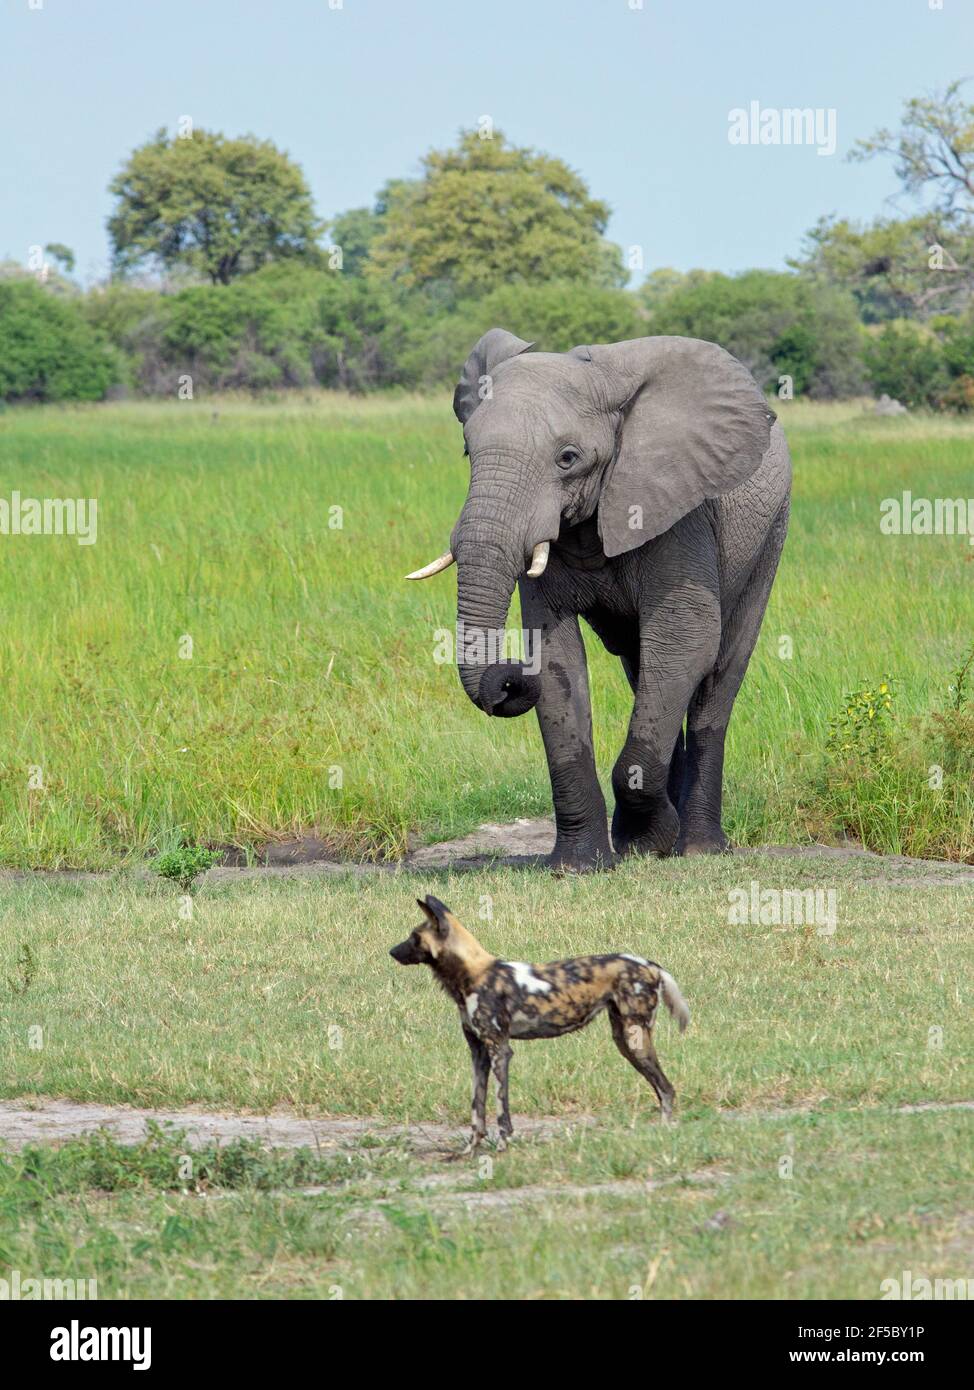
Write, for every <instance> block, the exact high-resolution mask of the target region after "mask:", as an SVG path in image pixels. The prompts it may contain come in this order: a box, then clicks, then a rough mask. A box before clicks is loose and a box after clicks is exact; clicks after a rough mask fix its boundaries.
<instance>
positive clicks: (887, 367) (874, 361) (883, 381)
mask: <svg viewBox="0 0 974 1390" xmlns="http://www.w3.org/2000/svg"><path fill="white" fill-rule="evenodd" d="M863 358H864V361H865V364H866V371H867V373H868V376H869V380H870V383H871V385H872V387H873V390H874V391H875V392H876V394H877V395H881V394H884V393H885V394H886V395H888V396H893V397H894V398H895V399H896V400H898V401H901V402H902V404H903V405H909V406H939V405H940V404H942V402H943V397H944V394H945V392H946V390H947V388H948V384H949V373H948V369H947V364H946V362H945V360H944V352H943V347H942V345H941V343H940V342H939V341H938V339H937V338H936V336H935V335H934V334H933V333H931V332H930V331H929V330H927V329H925V328H920V327H919V326H918V325H917V324H915V323H911V322H909V321H900V322H898V323H890V324H887V326H886V327H885V328H884V329H883V331H882V332H881V333H879V334H877V335H875V336H873V337H870V338H869V340H868V342H867V344H866V347H865V351H864V353H863Z"/></svg>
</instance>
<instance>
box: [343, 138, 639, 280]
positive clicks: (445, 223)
mask: <svg viewBox="0 0 974 1390" xmlns="http://www.w3.org/2000/svg"><path fill="white" fill-rule="evenodd" d="M378 210H380V211H382V212H384V222H385V225H384V227H383V230H382V231H381V233H380V234H379V236H378V237H377V238H376V240H375V241H374V243H373V245H372V249H371V252H370V255H369V261H368V270H369V273H370V274H371V275H373V276H374V277H377V278H380V279H385V280H388V281H391V282H394V283H396V284H397V285H399V286H402V287H403V288H405V289H415V288H423V287H425V288H432V287H438V286H439V287H445V288H446V289H447V290H448V292H449V294H450V295H452V296H456V297H463V296H467V295H473V296H479V295H482V294H485V293H487V292H488V291H490V290H492V289H496V288H497V287H498V286H499V285H502V284H505V283H507V282H510V281H518V282H522V283H527V284H536V283H538V282H539V281H542V280H559V279H561V280H569V279H570V280H574V281H587V282H589V283H592V284H600V285H604V286H619V285H623V284H625V282H626V279H627V278H628V275H627V272H626V271H625V269H624V268H623V265H622V259H621V255H620V252H619V248H618V247H615V246H612V245H611V244H610V243H607V242H606V241H605V240H604V239H603V233H604V231H605V228H606V224H607V223H608V220H609V209H608V207H607V206H606V204H605V203H602V202H599V201H598V200H597V199H594V198H592V197H591V195H590V193H589V191H588V188H587V187H586V185H585V183H584V181H583V180H582V179H581V178H580V177H579V175H578V174H576V173H574V172H573V171H572V170H571V169H570V168H569V167H568V166H567V164H564V163H563V162H562V161H561V160H560V159H554V158H552V157H551V156H550V155H546V154H541V153H537V152H535V151H533V150H530V149H520V148H517V147H515V146H513V145H509V144H508V143H507V141H506V140H505V138H504V136H503V135H502V134H501V133H500V131H495V132H494V133H493V135H492V137H491V138H490V139H482V138H481V137H480V135H479V134H478V132H476V131H463V132H461V134H460V140H459V144H458V145H457V147H456V148H455V149H450V150H440V151H438V150H433V151H431V152H430V153H429V154H428V155H427V156H426V158H425V159H424V160H423V177H422V178H421V179H418V180H409V181H399V182H396V183H392V184H388V185H387V186H386V188H385V189H384V190H383V192H382V194H381V195H380V200H379V208H378Z"/></svg>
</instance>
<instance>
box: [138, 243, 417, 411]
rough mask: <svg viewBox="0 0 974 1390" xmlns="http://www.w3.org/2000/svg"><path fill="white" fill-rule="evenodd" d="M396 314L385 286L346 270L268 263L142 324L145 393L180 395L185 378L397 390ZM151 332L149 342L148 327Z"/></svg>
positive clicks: (209, 386)
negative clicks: (393, 387) (179, 385)
mask: <svg viewBox="0 0 974 1390" xmlns="http://www.w3.org/2000/svg"><path fill="white" fill-rule="evenodd" d="M396 321H397V315H396V311H395V308H394V306H393V304H392V302H391V300H390V298H389V296H388V294H387V293H386V292H385V291H384V290H382V289H381V288H376V287H372V286H369V285H366V284H365V283H364V282H363V281H362V280H361V279H357V278H354V277H351V276H347V275H345V274H344V273H343V272H339V271H329V270H316V269H308V268H303V267H298V266H284V265H277V266H270V267H268V268H267V269H266V270H262V271H258V272H257V273H256V274H254V275H248V276H245V277H242V278H241V279H240V280H237V281H235V282H234V283H233V284H232V285H227V286H223V285H199V286H193V287H192V288H190V289H185V290H181V291H179V292H178V293H176V294H172V295H164V296H162V297H161V298H160V300H159V306H158V318H157V319H155V320H143V321H142V324H141V329H142V331H143V337H142V340H141V342H138V341H137V340H136V341H133V339H132V336H131V324H130V325H129V337H128V338H127V339H126V338H124V337H123V340H122V345H123V346H125V347H126V348H127V349H128V350H129V351H132V350H133V349H136V348H137V350H138V353H139V359H140V365H139V381H140V386H141V389H142V390H144V391H146V392H148V393H149V394H174V393H175V390H176V387H177V383H178V379H179V377H181V376H183V375H189V376H191V377H192V378H193V384H194V388H202V389H204V390H210V391H221V390H234V389H242V390H253V391H259V390H265V389H269V388H270V389H274V388H285V387H308V386H315V385H317V386H335V387H342V388H345V389H349V390H365V389H368V388H370V387H375V386H388V385H394V384H396V383H397V382H398V381H399V379H400V372H399V367H398V362H397V359H396V355H395V353H394V351H393V343H392V337H393V329H394V325H395V323H396ZM146 329H148V335H147V336H145V330H146Z"/></svg>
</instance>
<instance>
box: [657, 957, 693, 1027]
mask: <svg viewBox="0 0 974 1390" xmlns="http://www.w3.org/2000/svg"><path fill="white" fill-rule="evenodd" d="M659 982H660V988H661V991H662V995H663V1003H664V1004H665V1005H666V1007H667V1008H668V1009H669V1011H670V1013H671V1014H672V1015H673V1017H674V1018H675V1019H676V1021H677V1023H678V1024H679V1026H680V1032H681V1033H683V1032H685V1031H686V1026H687V1024H688V1023H689V1022H690V1010H689V1009H688V1008H687V1001H686V1000H685V999H684V997H683V995H682V994H681V993H680V986H679V985H678V984H677V982H676V981H675V980H674V978H673V976H672V975H671V974H670V973H669V972H668V971H666V970H664V969H663V968H662V966H661V967H660V972H659Z"/></svg>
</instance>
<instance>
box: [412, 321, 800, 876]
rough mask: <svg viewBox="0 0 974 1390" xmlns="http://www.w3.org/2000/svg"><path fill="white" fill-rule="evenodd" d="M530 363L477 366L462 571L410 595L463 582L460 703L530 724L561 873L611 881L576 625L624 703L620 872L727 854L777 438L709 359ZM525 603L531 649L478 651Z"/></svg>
mask: <svg viewBox="0 0 974 1390" xmlns="http://www.w3.org/2000/svg"><path fill="white" fill-rule="evenodd" d="M531 347H533V344H532V343H526V342H524V341H523V340H522V339H521V338H517V337H515V336H514V335H513V334H511V333H507V332H505V331H504V330H503V329H499V328H492V329H491V330H490V332H488V333H485V334H484V336H483V337H482V338H481V340H480V342H479V343H477V345H476V347H475V348H474V349H473V351H472V352H471V354H470V356H469V357H468V359H467V362H466V365H465V366H464V369H463V374H462V376H461V379H460V382H459V385H458V386H457V388H456V392H455V394H454V400H453V408H454V411H455V412H456V415H457V418H458V419H459V420H460V422H461V424H462V425H463V427H464V438H465V442H466V450H465V452H466V453H467V454H468V455H469V457H470V472H471V476H470V490H469V492H468V494H467V499H466V502H465V504H464V507H463V510H462V511H461V513H460V517H459V520H458V521H457V524H456V527H455V528H454V531H453V535H452V538H451V542H450V551H449V552H448V553H447V554H446V555H444V556H442V557H441V558H440V559H439V560H436V561H434V562H433V563H432V564H431V565H427V566H426V567H425V569H422V570H418V571H417V572H416V573H415V574H413V575H410V576H408V577H409V578H411V579H425V578H427V577H429V575H431V574H435V573H437V572H439V571H440V570H442V569H445V568H446V567H447V566H448V565H450V564H452V563H456V565H457V594H458V597H457V617H458V624H457V636H458V651H457V660H458V665H459V673H460V679H461V681H462V684H463V688H464V690H465V691H466V692H467V694H468V695H469V696H470V699H471V700H472V701H473V702H474V704H475V705H477V706H478V707H479V708H480V709H482V710H483V711H484V712H485V713H487V714H493V715H503V716H510V715H517V714H524V713H525V711H527V710H529V709H531V708H532V707H535V708H536V709H537V713H538V721H539V723H540V726H541V736H542V739H543V741H544V747H545V753H546V755H547V759H548V769H549V772H550V775H551V788H552V795H553V799H554V807H555V824H556V829H557V838H556V843H555V849H554V853H553V854H552V856H551V860H550V863H551V867H552V868H554V869H556V870H560V871H569V870H575V871H586V870H592V869H597V868H602V867H609V866H610V865H611V863H612V854H611V850H610V846H609V838H608V834H607V829H606V810H605V801H604V798H603V795H602V791H601V788H600V786H599V781H598V777H597V774H596V767H595V758H594V755H593V749H592V716H591V704H590V698H589V689H588V675H587V669H586V661H585V648H584V646H583V643H582V637H581V632H580V630H579V622H578V619H579V616H582V617H584V618H585V620H586V622H587V623H588V624H589V625H590V626H591V627H592V628H593V630H594V631H595V633H596V634H597V635H598V637H599V638H600V639H601V641H602V642H603V644H604V645H605V647H606V649H607V650H608V651H610V652H612V653H613V654H614V655H616V656H618V657H619V658H620V660H621V662H622V665H623V669H624V670H625V673H626V676H627V677H628V679H629V683H630V685H631V687H632V690H633V693H634V701H633V710H632V717H631V720H630V724H629V731H628V735H627V737H626V741H625V744H624V745H623V748H622V752H621V753H620V754H619V757H618V759H617V761H616V764H615V767H614V769H613V772H612V788H613V792H614V795H615V811H614V814H613V817H612V841H613V844H614V847H615V850H616V852H617V853H618V854H620V855H625V854H631V853H639V854H656V855H665V854H669V853H672V852H676V853H677V854H713V853H719V852H721V851H723V850H725V849H726V848H727V847H728V841H727V838H726V836H725V835H724V832H723V829H722V827H721V792H722V781H723V761H724V736H725V734H726V731H727V724H728V721H729V719H730V714H731V709H732V707H733V704H734V699H735V697H736V695H737V692H738V689H739V687H740V684H741V681H742V679H743V677H744V672H745V669H746V667H747V663H748V660H749V658H750V655H751V652H752V651H753V649H754V644H755V642H756V640H757V636H758V630H759V628H760V625H761V619H762V617H763V615H764V610H765V606H766V604H767V600H768V594H769V592H770V589H771V584H772V580H773V579H774V574H775V570H776V568H777V564H778V558H779V556H780V554H781V548H782V545H783V543H784V538H785V532H786V530H787V525H788V508H789V499H790V492H791V461H790V457H789V453H788V446H787V444H786V442H785V437H784V433H783V431H782V429H781V426H780V424H778V423H777V417H776V416H775V413H774V411H772V410H771V409H770V408H769V407H768V405H767V402H766V401H765V399H764V397H763V395H762V394H761V392H760V390H759V389H758V387H757V385H756V384H755V382H754V380H753V378H752V377H751V375H750V374H749V372H748V371H747V370H746V368H745V367H743V366H742V365H741V363H740V362H738V361H737V360H736V358H734V357H732V356H731V355H730V354H729V353H727V352H725V351H724V350H723V349H722V348H719V347H717V346H716V345H715V344H713V343H706V342H701V341H699V340H698V339H695V338H678V337H654V338H638V339H634V340H633V341H630V342H624V343H612V344H608V345H605V346H599V347H595V346H593V347H577V348H574V349H573V350H572V351H571V352H567V353H547V352H539V353H530V352H529V349H530V348H531ZM515 583H517V584H518V585H519V587H520V593H521V612H522V619H523V626H524V630H525V631H526V633H527V634H528V636H529V637H532V636H533V637H534V639H535V640H536V641H537V643H538V646H537V648H536V650H535V653H534V655H533V656H532V657H531V659H530V660H526V659H525V660H517V661H512V660H510V659H500V660H497V659H494V657H493V656H492V655H491V649H490V645H489V642H488V643H487V645H485V644H484V642H483V641H482V640H480V641H478V640H474V638H476V637H481V638H482V636H483V634H492V633H493V634H496V633H498V632H503V630H504V629H505V624H506V621H507V612H508V607H509V605H510V601H511V597H512V595H513V592H514V585H515ZM471 634H473V635H474V637H472V636H471ZM495 651H496V648H495ZM684 720H685V721H686V732H685V734H684Z"/></svg>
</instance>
